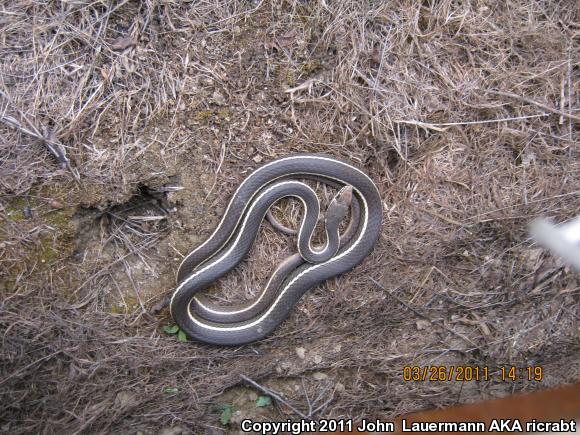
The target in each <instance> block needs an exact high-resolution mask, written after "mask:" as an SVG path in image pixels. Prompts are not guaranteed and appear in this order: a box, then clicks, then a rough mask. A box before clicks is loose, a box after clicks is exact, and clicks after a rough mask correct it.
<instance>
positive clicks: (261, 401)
mask: <svg viewBox="0 0 580 435" xmlns="http://www.w3.org/2000/svg"><path fill="white" fill-rule="evenodd" d="M264 406H272V398H271V397H270V396H260V397H258V399H257V400H256V408H263V407H264Z"/></svg>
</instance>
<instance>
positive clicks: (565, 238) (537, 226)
mask: <svg viewBox="0 0 580 435" xmlns="http://www.w3.org/2000/svg"><path fill="white" fill-rule="evenodd" d="M530 234H531V236H532V237H533V238H534V240H535V241H536V242H538V243H539V244H540V245H542V246H544V247H545V248H548V249H549V250H550V251H552V252H553V253H554V254H557V255H559V256H560V257H562V258H563V259H564V260H565V261H566V262H567V263H569V264H571V265H572V266H573V267H574V268H575V269H576V270H577V271H578V272H580V216H579V217H576V218H574V219H572V220H571V221H569V222H566V223H564V224H561V225H554V224H553V223H552V222H551V221H549V220H548V219H544V218H540V219H536V220H534V221H533V222H532V223H531V224H530Z"/></svg>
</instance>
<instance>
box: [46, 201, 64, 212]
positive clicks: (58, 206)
mask: <svg viewBox="0 0 580 435" xmlns="http://www.w3.org/2000/svg"><path fill="white" fill-rule="evenodd" d="M48 205H50V206H51V207H52V208H54V209H56V210H60V209H62V208H64V205H62V202H60V201H57V200H56V199H51V200H50V201H49V202H48Z"/></svg>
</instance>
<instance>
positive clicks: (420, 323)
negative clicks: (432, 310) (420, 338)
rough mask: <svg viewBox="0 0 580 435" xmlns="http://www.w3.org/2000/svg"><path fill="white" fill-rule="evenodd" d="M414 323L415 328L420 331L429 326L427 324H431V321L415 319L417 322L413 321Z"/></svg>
mask: <svg viewBox="0 0 580 435" xmlns="http://www.w3.org/2000/svg"><path fill="white" fill-rule="evenodd" d="M415 325H417V329H418V330H419V331H422V330H423V329H427V328H429V326H431V322H429V321H427V320H417V322H415Z"/></svg>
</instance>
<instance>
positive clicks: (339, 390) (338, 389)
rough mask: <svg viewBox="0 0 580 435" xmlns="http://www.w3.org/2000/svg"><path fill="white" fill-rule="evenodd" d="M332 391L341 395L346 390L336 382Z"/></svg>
mask: <svg viewBox="0 0 580 435" xmlns="http://www.w3.org/2000/svg"><path fill="white" fill-rule="evenodd" d="M334 389H335V390H336V391H337V392H338V393H342V392H343V391H344V390H345V389H346V388H345V387H344V384H341V383H340V382H337V383H336V385H335V386H334Z"/></svg>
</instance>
